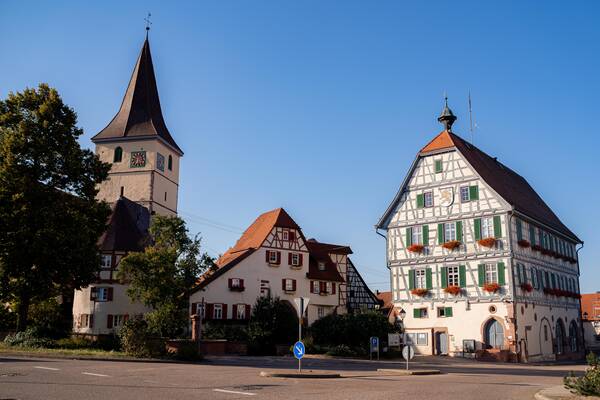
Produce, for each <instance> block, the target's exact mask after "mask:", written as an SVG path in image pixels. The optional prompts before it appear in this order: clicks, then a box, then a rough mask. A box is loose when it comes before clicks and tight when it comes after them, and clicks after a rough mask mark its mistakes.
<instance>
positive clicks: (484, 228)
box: [481, 218, 494, 238]
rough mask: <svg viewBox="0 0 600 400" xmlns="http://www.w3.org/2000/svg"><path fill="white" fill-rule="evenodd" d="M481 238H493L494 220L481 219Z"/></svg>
mask: <svg viewBox="0 0 600 400" xmlns="http://www.w3.org/2000/svg"><path fill="white" fill-rule="evenodd" d="M481 237H482V238H491V237H494V220H493V219H492V218H481Z"/></svg>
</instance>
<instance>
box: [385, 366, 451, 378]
mask: <svg viewBox="0 0 600 400" xmlns="http://www.w3.org/2000/svg"><path fill="white" fill-rule="evenodd" d="M377 372H387V373H393V374H394V375H406V376H408V375H439V374H441V372H440V370H439V369H411V370H406V369H391V368H378V369H377Z"/></svg>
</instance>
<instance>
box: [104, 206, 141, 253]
mask: <svg viewBox="0 0 600 400" xmlns="http://www.w3.org/2000/svg"><path fill="white" fill-rule="evenodd" d="M149 226H150V212H149V211H148V209H147V208H146V207H144V206H142V205H140V204H138V203H136V202H134V201H131V200H129V199H127V198H125V197H121V198H119V200H117V201H116V202H115V203H114V204H113V207H112V213H111V214H110V216H109V218H108V226H107V228H106V231H104V233H103V234H102V236H100V239H99V240H98V246H99V247H100V250H101V251H103V252H112V251H127V252H128V251H143V250H144V248H145V247H146V245H148V244H149V243H150V234H149V232H148V228H149Z"/></svg>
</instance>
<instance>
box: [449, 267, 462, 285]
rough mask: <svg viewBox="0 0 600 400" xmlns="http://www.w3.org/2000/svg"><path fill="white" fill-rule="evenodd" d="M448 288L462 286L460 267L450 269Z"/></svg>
mask: <svg viewBox="0 0 600 400" xmlns="http://www.w3.org/2000/svg"><path fill="white" fill-rule="evenodd" d="M448 286H460V274H459V269H458V265H455V266H453V267H448Z"/></svg>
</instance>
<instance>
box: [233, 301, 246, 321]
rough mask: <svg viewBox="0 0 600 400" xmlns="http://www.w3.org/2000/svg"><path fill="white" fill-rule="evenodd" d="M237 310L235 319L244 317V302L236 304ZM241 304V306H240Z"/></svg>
mask: <svg viewBox="0 0 600 400" xmlns="http://www.w3.org/2000/svg"><path fill="white" fill-rule="evenodd" d="M236 305H237V307H236V308H237V311H236V315H235V316H236V317H237V319H246V305H245V304H236ZM240 306H241V307H240Z"/></svg>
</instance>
